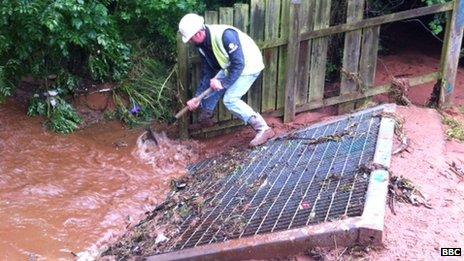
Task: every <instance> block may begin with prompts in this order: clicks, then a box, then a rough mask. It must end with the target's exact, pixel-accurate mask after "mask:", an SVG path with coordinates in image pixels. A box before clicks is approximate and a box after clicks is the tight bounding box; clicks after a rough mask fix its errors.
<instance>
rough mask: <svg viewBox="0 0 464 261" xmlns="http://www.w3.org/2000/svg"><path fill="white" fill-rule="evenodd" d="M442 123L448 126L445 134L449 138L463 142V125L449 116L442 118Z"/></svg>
mask: <svg viewBox="0 0 464 261" xmlns="http://www.w3.org/2000/svg"><path fill="white" fill-rule="evenodd" d="M443 123H444V124H445V125H447V126H448V129H447V130H446V135H447V136H448V138H450V139H455V140H458V141H460V142H464V125H463V124H462V123H461V122H459V121H458V120H455V119H453V118H451V117H449V116H445V117H444V118H443Z"/></svg>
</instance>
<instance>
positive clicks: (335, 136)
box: [278, 123, 357, 145]
mask: <svg viewBox="0 0 464 261" xmlns="http://www.w3.org/2000/svg"><path fill="white" fill-rule="evenodd" d="M356 127H357V123H354V124H351V125H350V126H348V127H347V128H346V129H345V130H344V131H342V132H340V133H336V134H332V135H327V136H323V137H319V138H317V139H314V138H308V137H298V136H296V135H295V134H293V135H289V136H288V137H284V138H278V139H285V140H308V142H307V143H306V144H308V145H315V144H321V143H325V142H328V141H334V142H340V141H341V140H343V138H345V137H346V136H352V135H353V134H354V133H355V130H356Z"/></svg>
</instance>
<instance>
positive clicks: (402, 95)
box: [390, 77, 412, 106]
mask: <svg viewBox="0 0 464 261" xmlns="http://www.w3.org/2000/svg"><path fill="white" fill-rule="evenodd" d="M410 87H411V84H410V83H409V79H408V78H396V77H394V78H393V79H392V87H391V91H390V98H392V99H393V100H394V101H395V102H396V103H397V104H399V105H405V106H410V105H411V104H412V103H411V101H410V100H409V99H408V97H407V95H408V91H409V88H410Z"/></svg>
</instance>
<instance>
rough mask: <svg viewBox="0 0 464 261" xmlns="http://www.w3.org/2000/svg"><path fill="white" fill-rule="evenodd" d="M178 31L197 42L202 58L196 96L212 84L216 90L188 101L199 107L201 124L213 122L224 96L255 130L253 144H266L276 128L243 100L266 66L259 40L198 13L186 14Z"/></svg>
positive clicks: (229, 105) (225, 101)
mask: <svg viewBox="0 0 464 261" xmlns="http://www.w3.org/2000/svg"><path fill="white" fill-rule="evenodd" d="M179 32H180V33H181V35H182V41H183V42H184V43H187V42H188V43H190V44H192V45H195V46H196V47H197V48H198V52H199V54H200V57H201V61H202V77H201V81H200V85H199V86H198V88H197V90H196V95H195V96H198V95H199V94H200V93H202V92H203V91H204V90H206V89H207V88H209V87H211V89H213V90H214V91H215V92H214V93H213V94H211V95H210V96H209V97H207V98H205V99H203V100H199V99H198V98H192V99H191V100H189V101H188V102H187V106H188V108H189V110H190V111H193V110H196V109H197V108H198V107H200V113H199V117H198V119H199V122H200V124H201V125H202V127H210V126H212V125H214V122H213V120H212V117H213V112H214V109H215V108H216V105H217V103H218V101H219V99H220V98H221V97H223V102H224V105H225V106H226V108H227V109H228V110H229V111H230V112H231V113H232V114H234V115H235V116H237V117H238V118H240V119H241V120H242V121H243V122H244V123H245V124H250V125H251V126H252V127H253V129H254V130H255V131H256V136H255V137H254V139H253V140H252V141H251V142H250V146H253V147H254V146H258V145H261V144H264V143H266V141H268V140H269V139H270V138H272V137H273V136H274V131H273V130H272V129H271V128H270V127H269V126H268V125H267V123H266V121H265V120H264V119H263V117H262V116H261V115H260V114H259V113H257V112H255V111H254V110H253V109H252V108H251V107H250V106H249V105H248V104H246V103H245V102H244V101H242V100H241V98H242V96H243V95H245V93H247V91H248V90H249V89H250V87H251V85H252V84H253V82H254V81H255V80H256V78H258V76H259V74H260V73H261V71H262V70H263V69H264V63H263V58H262V55H261V52H260V50H259V48H258V46H257V45H256V43H255V42H254V41H253V40H252V39H251V38H250V37H249V36H248V35H246V34H245V33H243V32H242V31H240V30H239V29H237V28H235V27H232V26H228V25H205V24H204V19H203V17H201V16H199V15H197V14H187V15H185V16H184V17H183V18H182V19H181V20H180V22H179Z"/></svg>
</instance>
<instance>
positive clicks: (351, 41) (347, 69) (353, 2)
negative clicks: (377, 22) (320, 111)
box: [338, 0, 364, 114]
mask: <svg viewBox="0 0 464 261" xmlns="http://www.w3.org/2000/svg"><path fill="white" fill-rule="evenodd" d="M363 14H364V0H348V8H347V12H346V15H347V17H346V23H353V22H356V21H360V20H362V19H363ZM361 37H362V30H356V31H351V32H347V33H346V34H345V45H344V49H343V50H344V51H343V63H342V72H341V83H340V94H347V93H351V92H356V91H357V89H358V88H362V84H363V83H362V80H363V78H361V77H360V75H359V56H360V53H361ZM354 106H355V103H352V102H349V103H345V104H340V105H339V106H338V114H343V113H347V112H350V111H352V110H354Z"/></svg>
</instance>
